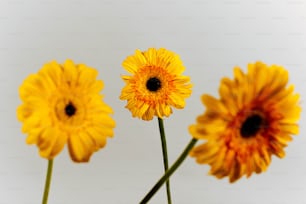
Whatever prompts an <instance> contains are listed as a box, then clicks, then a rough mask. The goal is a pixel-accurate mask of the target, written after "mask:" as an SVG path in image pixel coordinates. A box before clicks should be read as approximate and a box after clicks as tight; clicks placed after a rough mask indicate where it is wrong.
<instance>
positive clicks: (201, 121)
mask: <svg viewBox="0 0 306 204" xmlns="http://www.w3.org/2000/svg"><path fill="white" fill-rule="evenodd" d="M234 75H235V79H234V80H231V79H229V78H224V79H223V80H222V81H221V85H220V89H219V94H220V97H221V98H220V99H219V100H218V99H216V98H214V97H212V96H209V95H203V96H202V101H203V104H204V105H205V106H206V108H207V109H206V112H205V113H204V114H203V115H200V116H199V117H198V118H197V124H195V125H191V126H190V133H191V134H192V136H193V137H194V138H197V139H201V140H202V139H203V140H206V141H207V142H206V143H204V144H201V145H199V146H197V147H195V148H194V149H193V150H192V151H191V156H192V157H195V158H196V161H197V162H198V163H200V164H209V165H210V166H211V169H210V174H212V175H214V176H216V177H217V178H223V177H225V176H229V180H230V182H234V181H236V180H237V179H239V178H240V177H241V176H243V175H246V176H247V177H249V176H251V174H252V173H253V172H256V173H261V172H262V171H265V170H266V169H267V168H268V166H269V164H270V162H271V156H272V155H273V154H274V155H276V156H277V157H279V158H282V157H284V156H285V152H284V147H286V146H287V143H288V141H290V140H292V137H291V135H292V134H298V132H299V128H298V125H297V124H296V122H297V121H298V120H299V118H300V112H301V107H300V106H299V105H298V101H299V95H298V94H294V93H293V91H294V87H293V86H292V85H291V86H289V87H286V85H287V82H288V72H287V71H286V70H285V69H284V68H283V67H281V66H277V65H272V66H267V65H265V64H263V63H261V62H257V63H255V64H249V65H248V73H246V74H244V73H243V72H242V71H241V69H240V68H239V67H236V68H235V69H234Z"/></svg>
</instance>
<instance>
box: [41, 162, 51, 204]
mask: <svg viewBox="0 0 306 204" xmlns="http://www.w3.org/2000/svg"><path fill="white" fill-rule="evenodd" d="M52 169H53V159H49V160H48V170H47V176H46V182H45V190H44V196H43V200H42V204H47V203H48V195H49V190H50V183H51V177H52Z"/></svg>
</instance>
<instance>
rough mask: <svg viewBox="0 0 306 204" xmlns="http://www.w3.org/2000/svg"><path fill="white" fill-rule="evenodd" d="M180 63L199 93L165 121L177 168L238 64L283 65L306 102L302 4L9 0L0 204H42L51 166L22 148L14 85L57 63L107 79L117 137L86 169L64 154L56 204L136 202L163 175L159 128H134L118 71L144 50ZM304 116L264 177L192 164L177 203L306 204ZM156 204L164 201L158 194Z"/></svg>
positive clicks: (57, 168)
mask: <svg viewBox="0 0 306 204" xmlns="http://www.w3.org/2000/svg"><path fill="white" fill-rule="evenodd" d="M149 47H156V48H159V47H165V48H167V49H169V50H172V51H175V52H176V53H178V54H179V55H180V56H181V58H182V60H183V62H184V64H185V66H186V72H185V75H189V76H190V77H191V79H192V82H193V84H194V88H193V94H192V96H191V97H190V98H189V99H187V105H186V108H185V109H184V110H174V114H173V115H171V117H170V118H168V119H166V120H165V126H166V132H167V138H168V146H169V160H170V163H172V162H173V161H174V160H175V159H176V158H177V156H178V155H179V153H180V152H181V151H182V149H183V148H184V147H185V146H186V144H187V143H188V142H189V140H190V138H191V137H190V135H189V133H188V131H187V127H188V126H189V125H190V124H192V123H194V121H195V118H196V116H197V115H199V114H201V113H202V112H203V111H204V107H203V106H202V104H201V102H200V96H201V95H202V94H203V93H209V94H212V95H214V96H217V93H218V86H219V81H220V79H221V78H222V77H224V76H228V77H230V78H232V76H233V74H232V68H233V67H234V66H235V65H238V66H241V67H243V69H244V70H245V67H246V65H247V63H249V62H255V61H256V60H261V61H263V62H265V63H268V64H280V65H283V66H285V67H286V68H287V69H288V70H289V72H290V83H293V84H295V85H296V92H299V93H300V94H301V97H302V99H301V105H302V106H303V107H304V106H305V102H304V101H305V97H306V90H305V85H306V80H305V79H306V71H305V68H306V1H305V0H189V1H187V0H186V1H179V0H167V1H162V0H155V1H141V0H122V1H118V0H117V1H116V0H104V1H101V0H95V1H85V0H84V1H82V0H61V1H60V0H27V1H25V0H1V1H0V71H1V72H0V94H1V100H0V113H1V114H0V118H1V123H0V129H1V133H0V134H1V136H0V204H19V203H22V204H36V203H40V202H41V196H42V190H43V186H44V179H45V171H46V167H47V161H46V160H44V159H41V158H40V157H39V155H38V152H37V148H36V146H28V145H26V144H25V137H26V136H25V135H23V134H22V133H21V131H20V127H21V124H20V123H19V122H18V121H17V119H16V107H17V106H18V105H19V104H20V100H19V97H18V87H19V85H20V84H21V83H22V81H23V79H24V78H25V77H27V75H29V74H30V73H36V72H37V71H38V70H39V69H40V67H41V66H42V65H43V64H44V63H46V62H49V61H51V60H54V59H55V60H57V61H58V62H60V63H62V62H63V61H64V60H65V59H67V58H70V59H73V60H74V61H75V62H76V63H86V64H87V65H89V66H92V67H95V68H97V69H98V70H99V78H100V79H102V80H104V82H105V89H104V90H103V93H104V95H105V101H106V102H107V103H108V104H110V105H111V106H112V107H113V109H114V110H115V114H114V116H113V117H114V118H115V120H116V122H117V127H116V129H115V137H114V138H113V139H110V140H109V141H108V144H107V146H106V147H105V148H104V149H102V150H101V151H99V152H97V153H96V154H94V155H93V156H92V158H91V161H90V163H87V164H76V163H73V162H72V161H71V160H70V158H69V156H68V152H67V149H65V150H64V151H63V152H62V153H61V154H60V155H59V156H58V157H56V159H55V162H54V172H53V173H54V174H53V180H52V184H51V192H50V199H49V201H50V202H49V203H50V204H70V203H71V204H72V203H73V204H84V203H90V204H100V203H106V204H135V203H138V202H139V201H140V200H141V198H142V197H143V196H144V195H145V193H146V192H147V191H148V190H149V189H150V188H151V187H152V185H153V184H154V183H155V182H156V181H157V179H158V178H159V177H160V176H161V175H162V173H163V165H162V155H161V145H160V138H159V134H158V128H157V121H156V120H153V121H151V122H144V121H141V120H139V119H136V118H132V117H131V114H130V112H129V111H128V110H127V109H125V108H124V106H125V101H120V100H119V95H120V91H121V89H122V87H123V85H124V83H123V81H122V80H121V78H120V75H122V74H126V72H125V71H124V70H123V68H122V66H121V63H122V61H123V60H124V59H125V57H126V56H128V55H131V54H133V53H134V50H135V49H137V48H139V49H141V50H146V49H147V48H149ZM304 115H305V114H304V113H303V114H302V118H301V120H300V125H301V128H300V135H299V136H297V137H295V138H294V140H293V141H292V142H291V143H290V144H289V146H288V147H287V148H286V152H287V156H286V157H285V158H284V159H278V158H276V157H273V160H272V163H271V165H270V167H269V169H268V171H267V172H265V173H263V174H260V175H253V176H252V177H251V178H250V179H245V178H243V179H241V180H239V181H238V182H237V183H235V184H229V183H228V181H227V179H223V180H217V179H216V178H214V177H212V176H208V175H207V172H208V170H209V167H208V166H206V165H198V164H196V163H195V161H194V159H192V158H189V157H188V158H187V159H186V161H185V162H184V163H183V165H182V166H181V167H180V168H179V170H178V171H177V172H176V173H175V174H174V175H173V177H172V178H171V186H172V188H171V189H172V196H173V203H175V204H187V203H191V204H198V203H205V204H224V203H228V204H231V203H232V204H257V203H260V204H290V203H294V204H306V139H305V131H306V129H305V127H306V120H305V116H304ZM150 203H155V204H161V203H166V196H165V190H164V189H161V190H160V191H159V192H158V194H157V195H156V196H155V197H154V198H153V199H152V200H151V202H150Z"/></svg>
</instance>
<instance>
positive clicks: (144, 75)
mask: <svg viewBox="0 0 306 204" xmlns="http://www.w3.org/2000/svg"><path fill="white" fill-rule="evenodd" d="M123 67H124V68H125V69H126V70H127V71H128V72H130V73H131V74H132V76H122V78H123V80H124V81H125V83H126V86H125V87H124V88H123V90H122V92H121V95H120V99H121V100H127V105H126V108H128V109H129V110H130V111H131V112H132V115H133V117H138V118H141V119H143V120H152V119H153V116H157V117H159V118H163V117H164V116H166V117H168V116H170V114H171V113H172V108H171V107H175V108H178V109H182V108H184V106H185V98H187V97H189V96H190V94H191V87H192V86H191V84H190V79H189V77H187V76H182V73H183V72H184V70H185V67H184V66H183V63H182V61H181V60H180V58H179V56H178V55H176V54H175V53H173V52H171V51H168V50H166V49H164V48H161V49H158V50H156V49H154V48H150V49H148V50H147V51H145V52H141V51H140V50H136V52H135V55H132V56H129V57H127V58H126V59H125V60H124V62H123Z"/></svg>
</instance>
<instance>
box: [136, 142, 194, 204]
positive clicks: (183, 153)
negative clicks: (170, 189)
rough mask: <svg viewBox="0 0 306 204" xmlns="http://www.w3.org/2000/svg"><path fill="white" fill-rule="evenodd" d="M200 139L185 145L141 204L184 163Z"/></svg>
mask: <svg viewBox="0 0 306 204" xmlns="http://www.w3.org/2000/svg"><path fill="white" fill-rule="evenodd" d="M197 141H198V140H197V139H195V138H193V139H192V140H191V141H190V142H189V143H188V145H187V146H186V147H185V149H184V151H183V152H182V153H181V155H180V156H179V158H178V159H177V160H176V161H175V162H174V164H173V165H172V166H171V167H170V169H168V170H167V171H166V173H165V174H164V175H163V176H162V177H161V178H160V179H159V180H158V182H157V183H156V184H155V185H154V186H153V188H152V189H151V190H150V191H149V192H148V193H147V195H146V196H145V197H144V198H143V199H142V201H141V202H140V204H145V203H147V202H148V201H149V200H150V199H151V198H152V197H153V195H154V194H155V193H156V192H157V191H158V189H159V188H160V187H161V186H162V185H163V184H164V183H165V182H166V181H168V179H169V178H170V176H171V175H172V174H173V173H174V172H175V170H176V169H177V168H178V167H179V166H180V165H181V164H182V162H183V161H184V160H185V159H186V157H187V155H188V153H189V152H190V150H191V149H192V148H193V146H194V145H195V144H196V142H197Z"/></svg>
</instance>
